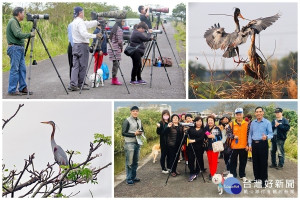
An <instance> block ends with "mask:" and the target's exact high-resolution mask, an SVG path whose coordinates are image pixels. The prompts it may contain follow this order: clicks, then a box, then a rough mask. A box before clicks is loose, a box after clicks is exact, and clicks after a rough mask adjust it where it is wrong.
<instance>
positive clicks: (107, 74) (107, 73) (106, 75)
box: [101, 62, 109, 80]
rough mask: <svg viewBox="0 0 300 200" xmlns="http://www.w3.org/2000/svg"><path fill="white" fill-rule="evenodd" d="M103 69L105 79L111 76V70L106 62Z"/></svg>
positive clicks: (102, 66)
mask: <svg viewBox="0 0 300 200" xmlns="http://www.w3.org/2000/svg"><path fill="white" fill-rule="evenodd" d="M101 69H102V71H103V80H107V79H108V78H109V70H108V66H107V64H106V63H105V62H103V63H102V65H101Z"/></svg>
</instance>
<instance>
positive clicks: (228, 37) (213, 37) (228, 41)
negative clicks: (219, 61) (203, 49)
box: [204, 8, 244, 62]
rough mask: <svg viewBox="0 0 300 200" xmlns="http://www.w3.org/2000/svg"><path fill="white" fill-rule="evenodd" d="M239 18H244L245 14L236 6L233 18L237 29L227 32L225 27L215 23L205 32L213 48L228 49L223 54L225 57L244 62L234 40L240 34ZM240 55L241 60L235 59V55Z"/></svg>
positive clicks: (207, 40)
mask: <svg viewBox="0 0 300 200" xmlns="http://www.w3.org/2000/svg"><path fill="white" fill-rule="evenodd" d="M239 18H242V19H244V17H243V15H242V14H241V10H240V9H239V8H235V10H234V14H233V19H234V23H235V30H234V32H232V33H226V32H225V28H224V27H221V26H220V24H219V23H218V24H214V26H212V27H211V28H209V29H208V30H207V31H206V32H205V33H204V38H205V39H206V43H207V44H208V46H210V48H212V49H220V48H221V50H224V49H226V51H225V52H224V54H223V57H225V58H231V57H233V61H234V62H242V60H241V59H240V55H239V48H238V46H237V45H235V43H234V41H235V40H236V38H237V37H238V36H239V32H240V31H241V29H240V23H239ZM235 56H238V58H239V61H235V59H234V57H235Z"/></svg>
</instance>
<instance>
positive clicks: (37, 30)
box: [36, 29, 69, 94]
mask: <svg viewBox="0 0 300 200" xmlns="http://www.w3.org/2000/svg"><path fill="white" fill-rule="evenodd" d="M36 32H37V33H38V35H39V38H40V39H41V41H42V44H43V46H44V48H45V50H46V52H47V54H48V56H49V59H50V60H51V63H52V65H53V67H54V69H55V71H56V73H57V76H58V78H59V79H60V82H61V84H62V85H63V87H64V89H65V91H66V93H67V94H69V93H68V91H67V88H66V86H65V84H64V82H63V81H62V79H61V77H60V75H59V73H58V71H57V68H56V66H55V64H54V62H53V60H52V57H51V55H50V53H49V51H48V49H47V46H46V44H45V42H44V40H43V38H42V36H41V34H40V31H39V29H36Z"/></svg>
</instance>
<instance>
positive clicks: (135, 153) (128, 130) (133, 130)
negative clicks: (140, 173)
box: [122, 106, 144, 185]
mask: <svg viewBox="0 0 300 200" xmlns="http://www.w3.org/2000/svg"><path fill="white" fill-rule="evenodd" d="M130 113H131V115H130V117H128V118H127V119H126V120H124V122H123V125H122V135H123V136H124V139H125V156H126V161H125V168H126V183H127V184H128V185H134V183H135V182H139V181H140V179H139V178H137V177H136V170H137V168H138V161H139V154H140V146H141V145H142V142H141V135H142V134H143V133H144V129H143V126H142V122H141V120H140V119H139V118H138V115H139V108H138V107H137V106H133V107H132V108H131V109H130Z"/></svg>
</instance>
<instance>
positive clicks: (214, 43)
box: [204, 23, 229, 49]
mask: <svg viewBox="0 0 300 200" xmlns="http://www.w3.org/2000/svg"><path fill="white" fill-rule="evenodd" d="M228 35H229V34H228V33H226V32H225V31H224V28H223V27H220V24H219V23H218V24H214V26H212V27H211V28H209V29H208V30H207V31H206V32H205V33H204V38H205V39H206V42H207V44H208V46H210V48H212V49H219V48H221V49H225V48H226V47H227V46H228V38H227V37H228Z"/></svg>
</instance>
